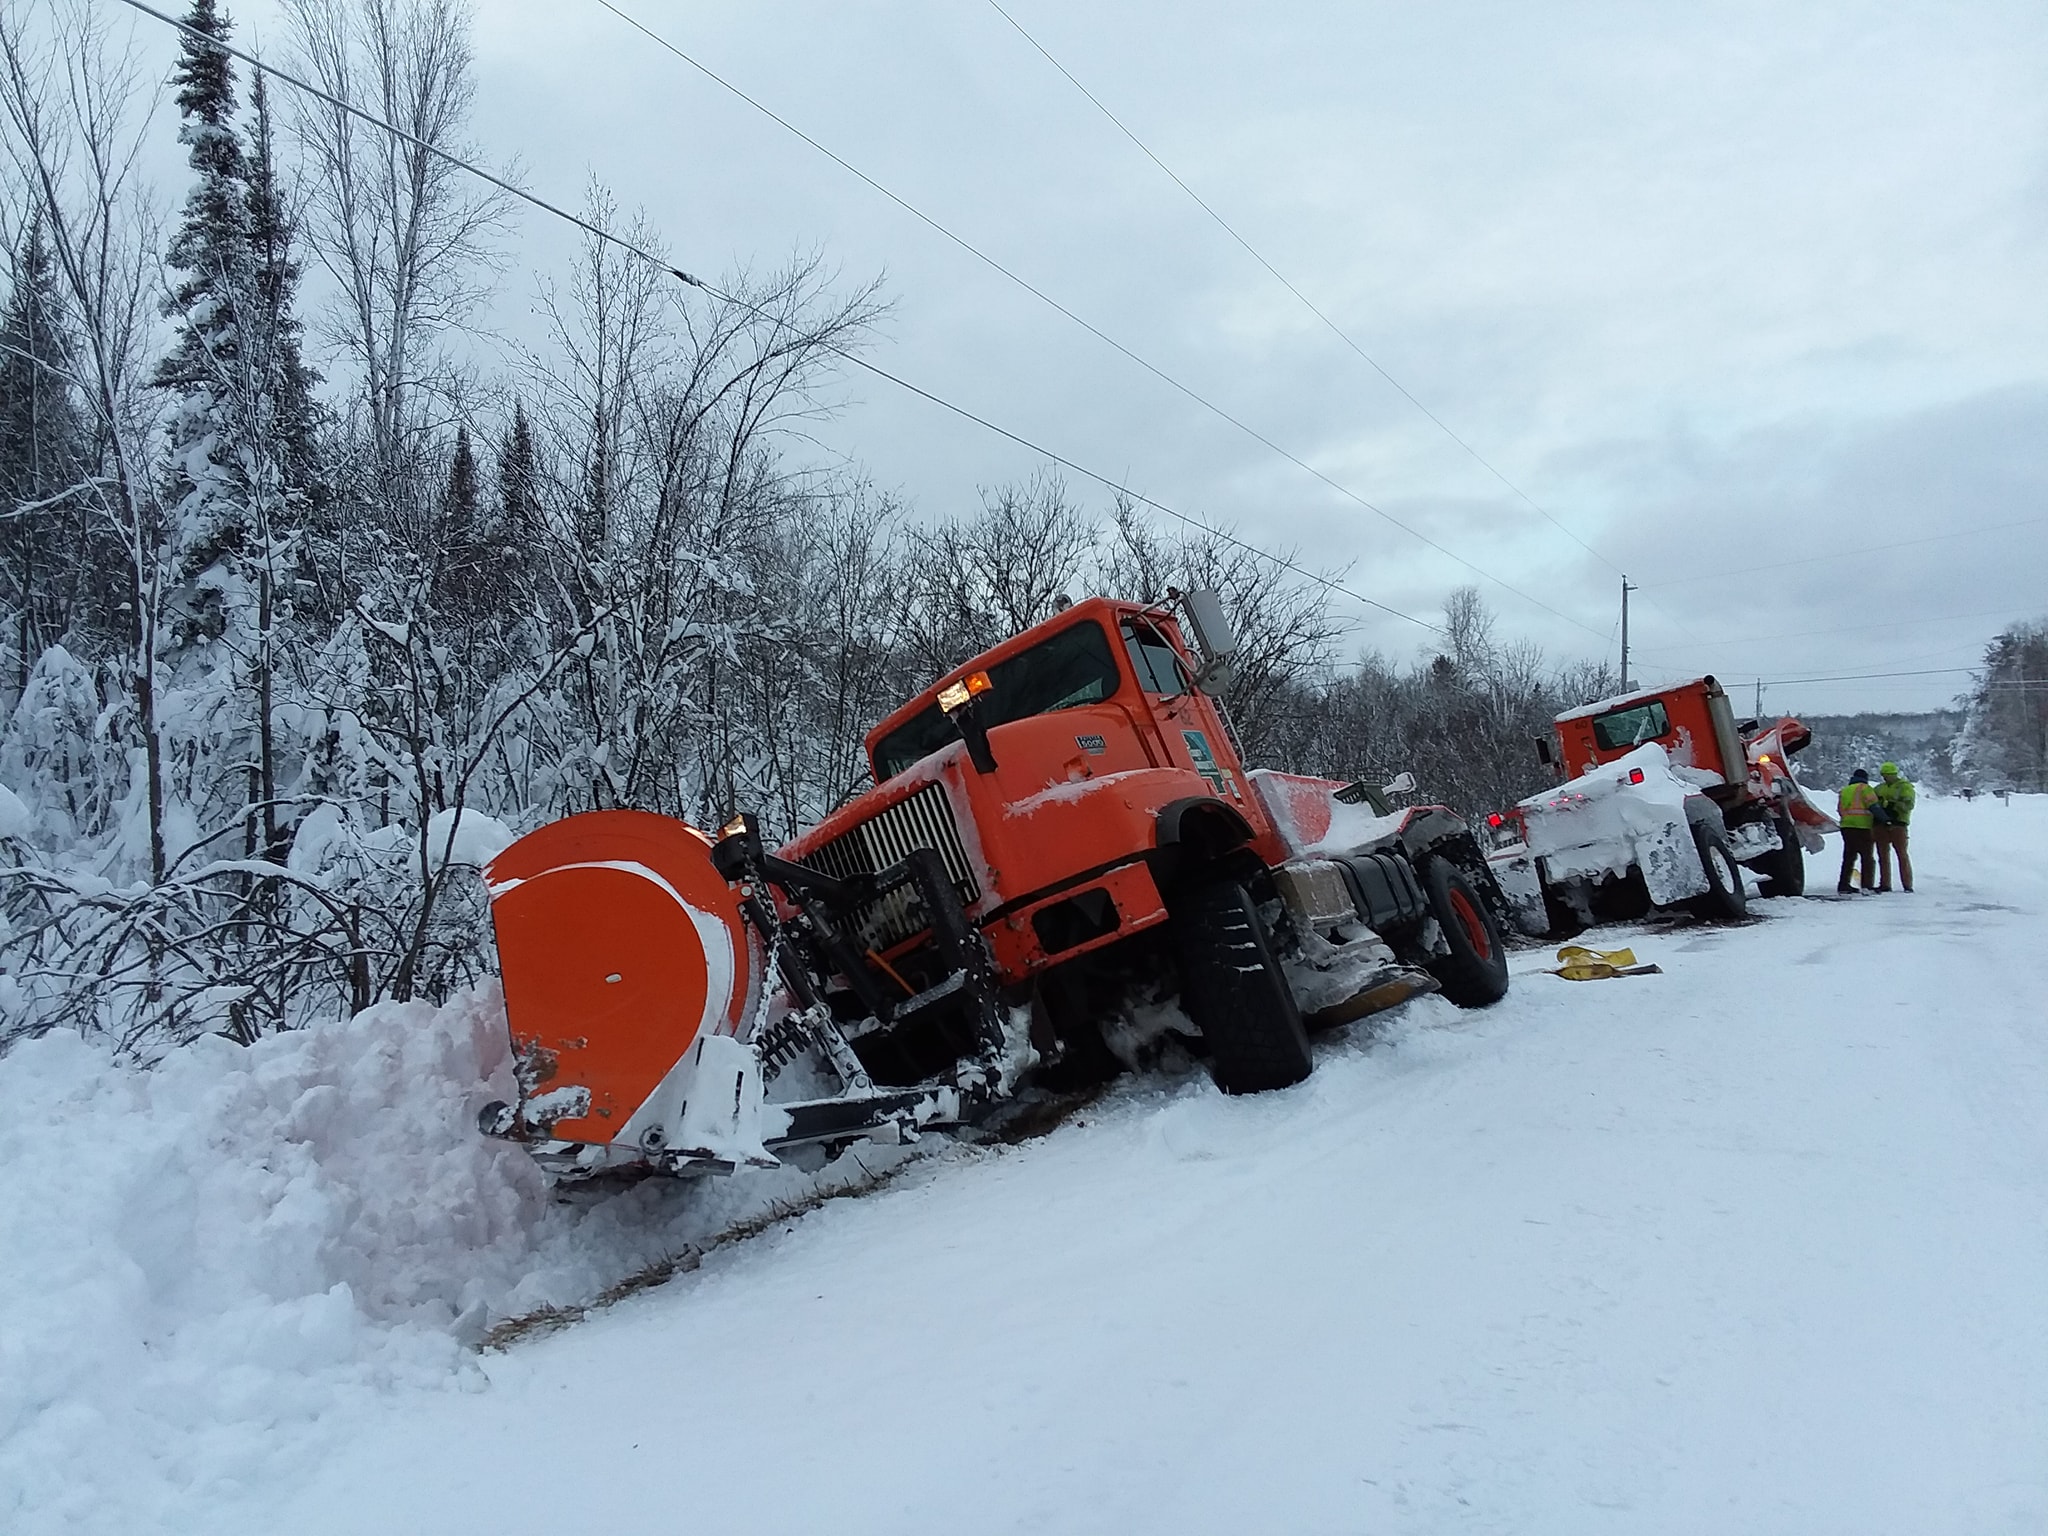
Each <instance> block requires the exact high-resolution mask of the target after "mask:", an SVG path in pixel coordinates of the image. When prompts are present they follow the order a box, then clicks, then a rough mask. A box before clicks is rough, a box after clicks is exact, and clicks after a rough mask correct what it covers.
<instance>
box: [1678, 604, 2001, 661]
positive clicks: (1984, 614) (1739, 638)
mask: <svg viewBox="0 0 2048 1536" xmlns="http://www.w3.org/2000/svg"><path fill="white" fill-rule="evenodd" d="M2025 606H2026V605H2025V604H2007V605H2006V606H2005V607H2002V608H1980V609H1978V610H1977V611H1976V612H1974V613H1942V614H1930V615H1928V616H1926V617H1925V618H1918V619H1880V620H1878V621H1877V622H1876V623H1874V624H1843V625H1840V626H1838V627H1836V628H1834V629H1794V630H1788V631H1784V632H1781V633H1779V634H1775V635H1729V636H1725V637H1723V638H1720V639H1716V640H1701V641H1699V642H1697V643H1698V644H1700V645H1749V644H1756V645H1761V644H1762V643H1764V642H1765V641H1767V640H1810V639H1813V638H1815V637H1816V636H1824V635H1853V634H1857V633H1860V632H1863V631H1867V630H1872V629H1910V628H1912V627H1914V626H1916V625H1920V624H1948V623H1953V622H1956V621H1959V620H1962V619H1988V618H1995V617H1997V616H1998V615H1999V614H2006V615H2008V616H2010V615H2011V613H2012V612H2013V609H2014V608H2015V607H2025ZM1639 649H1642V650H1646V651H1651V652H1665V653H1668V652H1670V651H1671V650H1672V649H1674V647H1671V646H1649V645H1646V646H1642V647H1639Z"/></svg>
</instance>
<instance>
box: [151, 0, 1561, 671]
mask: <svg viewBox="0 0 2048 1536" xmlns="http://www.w3.org/2000/svg"><path fill="white" fill-rule="evenodd" d="M121 3H122V4H124V5H126V6H129V7H130V8H131V9H133V10H136V11H140V12H141V13H142V14H143V15H145V16H148V17H151V18H152V19H154V20H156V21H160V22H162V23H164V24H165V25H166V26H169V27H173V28H175V29H176V30H177V31H179V32H181V33H184V34H186V35H187V36H190V37H193V38H197V39H198V40H199V41H200V42H202V43H204V44H205V45H206V46H208V47H209V48H214V49H217V50H219V51H220V52H222V53H225V54H229V55H231V56H232V57H234V58H237V59H240V60H241V61H242V62H243V63H245V64H247V65H249V66H250V68H252V69H257V70H260V71H262V72H263V73H264V74H266V75H268V76H270V77H271V78H273V79H277V80H281V81H283V82H284V83H285V84H287V85H289V86H292V87H293V88H295V89H297V90H301V91H304V92H305V93H306V94H307V95H309V96H312V97H315V98H317V99H318V100H320V101H324V102H326V103H327V104H328V105H329V106H331V107H333V108H335V109H336V110H337V111H341V112H346V113H348V114H349V115H350V116H351V117H354V118H357V119H359V120H361V121H362V122H365V123H368V124H369V125H370V126H372V127H374V128H377V129H380V130H381V131H383V132H385V133H388V134H391V135H393V136H394V137H396V138H399V139H403V140H404V141H405V142H407V143H409V144H411V145H413V146H415V147H416V148H418V149H422V150H424V151H426V152H427V153H428V154H430V155H433V156H434V157H436V158H437V159H439V160H441V161H443V162H445V163H446V164H448V165H451V166H454V167H455V168H456V169H458V170H461V171H464V172H466V173H467V174H469V175H471V176H475V177H478V178H480V179H481V180H483V181H486V182H489V183H490V184H491V185H492V186H494V187H497V188H499V189H500V190H501V191H504V192H507V193H510V194H511V195H512V196H514V197H516V198H518V199H519V200H520V201H522V202H525V203H527V204H530V205H531V206H532V207H535V208H538V209H540V210H541V212H543V213H546V214H549V215H552V216H553V217H555V218H558V219H561V220H563V221H564V222H566V223H569V224H573V225H574V226H575V227H576V228H578V229H580V230H582V231H583V232H584V233H585V234H587V235H589V236H591V237H592V238H593V239H596V240H600V241H602V242H604V243H605V244H607V245H610V246H613V247H615V248H616V249H618V250H621V251H624V252H626V253H627V254H629V255H632V256H636V257H638V258H639V259H640V260H642V261H645V262H647V263H648V264H649V265H650V266H652V267H654V268H655V269H656V270H657V271H660V272H662V273H664V274H666V275H667V276H669V277H673V278H675V279H677V280H678V281H680V282H683V283H686V284H688V285H689V286H690V287H692V288H696V289H698V290H700V291H701V292H703V293H705V294H707V295H709V296H710V297H712V298H714V299H717V300H719V301H720V302H722V303H726V304H730V305H732V306H734V307H735V308H737V309H740V310H743V311H745V312H746V313H748V314H750V315H752V316H754V317H756V318H759V319H767V320H770V321H774V322H775V323H777V324H780V323H781V322H780V321H779V320H776V317H774V316H772V315H769V314H768V312H767V311H766V310H765V309H763V308H762V307H761V306H760V305H758V304H755V303H753V302H752V301H750V300H748V299H746V298H744V297H742V296H740V295H738V294H733V293H727V292H726V291H725V290H723V289H721V288H719V287H718V286H717V285H716V284H714V283H710V282H707V281H705V280H704V279H703V278H701V277H696V276H693V275H692V274H690V273H688V272H685V271H684V270H683V269H682V268H680V267H678V266H675V265H673V264H672V263H671V262H669V261H668V260H667V259H666V258H664V257H662V256H658V255H656V254H655V253H654V252H653V251H651V250H648V249H647V248H646V247H645V246H641V245H638V244H635V243H634V242H633V241H631V240H627V239H625V238H623V237H622V236H620V235H617V234H614V233H613V232H612V231H610V230H608V229H604V228H602V227H601V226H599V225H596V224H593V223H591V222H590V221H589V220H588V219H584V218H581V217H579V216H578V215H576V214H573V213H571V212H569V211H568V210H567V209H566V208H563V207H561V206H559V205H558V204H555V203H551V202H549V201H548V200H547V199H546V198H543V197H540V196H537V195H536V194H534V193H532V192H529V191H527V190H526V189H525V188H523V187H519V186H516V185H514V184H513V183H512V182H509V181H507V180H505V179H504V178H503V177H501V176H498V175H495V174H494V173H492V172H490V171H487V170H485V169H484V168H483V167H481V166H479V165H476V164H475V163H473V162H471V161H469V160H466V159H464V158H463V157H462V156H460V155H457V154H454V153H452V152H451V151H449V150H447V149H444V148H442V147H441V146H440V145H438V144H434V143H430V142H429V141H428V140H426V139H423V138H421V137H419V136H418V135H417V134H414V133H410V132H408V131H407V130H405V129H403V128H401V127H399V126H398V125H397V124H395V123H391V122H388V121H386V120H385V119H383V118H381V117H378V116H377V115H376V114H375V113H372V112H368V111H365V110H364V109H363V108H361V107H359V106H357V105H355V104H354V103H353V102H351V101H348V100H346V99H344V98H342V97H339V96H336V95H334V94H332V93H331V92H328V91H325V90H322V89H321V88H320V87H319V86H316V85H312V84H310V83H308V82H307V81H305V80H301V79H300V78H299V77H298V76H296V75H294V74H291V73H290V72H288V71H286V70H282V69H278V68H275V67H274V66H272V65H270V64H268V63H266V62H265V61H263V60H262V59H259V58H257V57H255V56H254V55H253V54H250V53H248V52H246V51H244V50H243V49H240V48H237V47H236V46H234V45H233V44H232V43H228V42H224V41H222V40H221V39H219V38H217V37H212V36H209V35H208V34H207V33H204V32H201V31H200V30H199V29H198V28H196V27H193V26H191V25H189V24H187V23H186V22H184V21H181V20H179V19H178V18H177V17H175V16H169V15H166V14H165V13H164V12H162V11H159V10H157V9H155V8H154V7H152V6H149V5H146V4H144V3H143V0H121ZM599 3H600V4H603V3H604V0H599ZM626 19H628V20H630V18H626ZM633 24H634V25H635V26H638V25H639V24H638V23H637V22H635V23H633ZM642 30H643V31H644V30H645V29H644V28H642ZM650 35H652V34H650ZM657 40H658V39H657ZM693 62H694V61H693ZM721 83H722V82H721ZM828 153H829V151H828ZM819 346H820V348H821V349H822V350H824V351H827V352H830V353H832V354H833V355H834V356H836V357H838V358H840V359H841V360H843V361H844V362H847V363H850V364H852V365H853V366H854V367H856V368H860V369H863V370H865V371H866V372H868V373H871V374H873V375H874V376H875V377H876V378H879V379H882V380H885V381H886V382H888V383H890V384H893V385H895V386H896V387H897V388H898V389H901V390H904V391H906V392H907V393H909V394H913V395H916V396H917V397H918V398H919V399H922V400H926V401H929V402H930V403H931V404H933V405H936V406H938V407H939V408H940V409H941V410H945V411H949V412H951V413H952V414H953V415H955V416H958V417H960V418H961V419H962V420H964V421H968V422H972V423H973V424H974V425H976V426H978V427H981V428H982V429H983V430H985V431H988V432H992V433H994V434H995V435H996V436H998V437H1001V438H1004V439H1006V440H1007V441H1009V442H1012V443H1015V444H1017V445H1018V446H1019V447H1022V448H1026V449H1028V450H1030V451H1031V452H1032V453H1035V454H1038V455H1040V456H1042V457H1044V458H1046V459H1048V460H1050V461H1051V462H1052V463H1055V464H1058V465H1059V466H1061V467H1062V468H1063V469H1068V470H1071V471H1073V472H1074V473H1075V474H1077V475H1082V476H1085V477H1086V478H1088V479H1090V480H1093V481H1095V482H1097V483H1098V484H1100V485H1102V486H1104V487H1106V488H1108V489H1110V490H1112V491H1118V492H1121V493H1122V494H1124V495H1126V496H1128V497H1130V498H1131V499H1132V500H1133V501H1136V502H1140V503H1142V504H1143V505H1145V506H1147V507H1150V508H1152V509H1153V510H1154V511H1156V512H1160V513H1162V514H1164V515H1165V516H1167V517H1171V518H1173V519H1175V520H1176V521H1178V522H1181V523H1184V524H1186V525H1187V526H1188V527H1191V528H1194V529H1197V530H1198V531H1200V532H1202V533H1204V534H1206V535H1208V536H1209V537H1210V538H1213V539H1217V540H1220V541H1221V542H1223V543H1225V544H1229V545H1231V546H1232V547H1234V548H1237V549H1241V550H1243V551H1244V552H1245V553H1246V554H1248V555H1251V556H1253V557H1254V558H1256V559H1260V560H1265V561H1267V562H1269V563H1270V564H1272V565H1275V566H1278V567H1279V568H1280V569H1282V570H1286V571H1291V572H1292V573H1294V574H1295V575H1297V576H1300V577H1301V578H1303V579H1304V580H1306V581H1310V582H1313V583H1314V584H1316V585H1317V586H1320V587H1323V588H1325V589H1326V590H1328V591H1331V592H1334V593H1338V594H1340V595H1341V596H1344V597H1348V598H1350V599H1351V600H1352V601H1354V602H1358V603H1363V604H1364V605H1366V606H1367V607H1369V608H1376V609H1378V610H1379V611H1380V612H1382V613H1384V614H1387V615H1389V616H1390V617H1393V618H1397V619H1402V620H1405V621H1406V622H1408V623H1410V624H1414V625H1416V626H1418V627H1420V628H1422V629H1426V630H1429V631H1431V632H1432V633H1434V634H1442V633H1443V632H1444V631H1443V628H1442V626H1441V625H1437V624H1432V623H1430V622H1429V620H1427V619H1419V618H1417V617H1416V616H1415V615H1414V614H1411V613H1404V612H1403V611H1402V610H1400V609H1399V608H1395V607H1392V606H1390V605H1388V604H1386V603H1383V602H1380V601H1379V600H1378V599H1377V598H1371V597H1367V596H1366V595H1365V594H1364V593H1362V592H1358V591H1355V590H1353V589H1352V588H1350V587H1347V586H1345V585H1344V584H1343V583H1341V582H1338V581H1333V580H1331V579H1330V578H1329V577H1327V576H1323V575H1320V574H1318V573H1317V572H1314V571H1311V570H1309V569H1307V568H1306V567H1304V566H1301V565H1298V564H1296V563H1295V562H1294V561H1292V560H1289V559H1287V558H1285V557H1284V556H1281V555H1276V554H1273V553H1272V552H1271V551H1269V550H1265V549H1261V548H1260V547H1259V546H1258V545H1256V544H1252V543H1250V542H1249V541H1247V540H1244V539H1241V538H1238V537H1237V536H1236V535H1234V534H1232V533H1229V532H1228V531H1226V530H1224V529H1221V528H1216V527H1212V526H1211V525H1210V524H1208V523H1207V522H1204V521H1203V520H1202V519H1201V518H1198V517H1194V516H1192V515H1190V514H1189V513H1186V512H1182V511H1179V510H1178V509H1176V508H1174V507H1170V506H1168V505H1167V504H1166V503H1165V502H1162V501H1158V500H1155V499H1154V498H1152V497H1150V496H1146V495H1143V494H1141V493H1139V492H1137V491H1133V490H1131V489H1130V488H1129V487H1128V486H1127V485H1125V484H1123V483H1122V482H1121V481H1119V480H1117V479H1114V478H1112V477H1111V476H1109V475H1105V474H1103V473H1101V472H1100V471H1098V470H1093V469H1090V468H1088V467H1087V466H1086V465H1085V464H1082V463H1079V462H1078V461H1076V460H1073V459H1070V458H1067V457H1065V456H1064V455H1062V454H1058V453H1055V452H1053V450H1052V449H1050V448H1047V447H1045V446H1044V445H1043V444H1040V443H1037V442H1034V441H1033V440H1032V439H1030V438H1028V437H1025V436H1024V435H1023V434H1021V433H1018V432H1013V431H1011V430H1010V429H1009V428H1008V427H1004V426H1001V425H999V424H998V423H996V422H994V421H991V420H989V419H988V418H987V417H985V416H981V415H979V414H977V413H976V412H974V411H971V410H969V409H968V408H967V407H966V406H963V405H958V404H955V403H954V402H953V401H951V400H948V399H946V398H945V397H944V396H942V395H938V394H934V393H933V392H932V391H930V390H928V389H925V388H923V387H921V386H920V385H917V384H913V383H912V382H911V381H910V380H908V379H906V378H904V377H902V376H901V375H900V374H896V373H892V372H890V371H889V370H888V369H886V368H884V367H882V366H881V365H880V364H879V363H874V362H870V361H869V360H868V359H866V358H864V357H862V356H860V355H859V354H858V353H856V352H854V351H852V350H850V349H849V348H846V347H842V346H838V345H836V344H834V343H832V342H821V343H819ZM1454 558H1455V557H1454ZM1475 569H1476V567H1475ZM1559 617H1563V615H1559Z"/></svg>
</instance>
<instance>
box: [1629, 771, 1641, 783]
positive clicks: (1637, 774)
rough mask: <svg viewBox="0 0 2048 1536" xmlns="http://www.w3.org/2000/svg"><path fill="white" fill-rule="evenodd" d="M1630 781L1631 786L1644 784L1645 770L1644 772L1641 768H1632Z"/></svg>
mask: <svg viewBox="0 0 2048 1536" xmlns="http://www.w3.org/2000/svg"><path fill="white" fill-rule="evenodd" d="M1628 781H1629V783H1631V784H1640V783H1642V782H1643V770H1642V769H1640V768H1631V769H1629V771H1628Z"/></svg>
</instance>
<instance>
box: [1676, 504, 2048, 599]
mask: <svg viewBox="0 0 2048 1536" xmlns="http://www.w3.org/2000/svg"><path fill="white" fill-rule="evenodd" d="M2036 523H2048V517H2021V518H2015V519H2014V520H2013V521H2011V522H2009V523H1987V524H1985V525H1984V526H1983V527H1982V528H1957V529H1955V530H1953V531H1952V532H1949V533H1930V534H1928V535H1927V536H1926V537H1924V538H1918V539H1900V540H1898V541H1897V542H1895V543H1891V544H1859V545H1855V546H1852V547H1850V548H1847V549H1838V550H1831V551H1829V552H1828V553H1827V554H1825V555H1803V556H1801V557H1800V558H1799V559H1797V560H1779V561H1776V562H1775V563H1773V564H1770V565H1745V566H1742V567H1741V568H1740V569H1737V570H1732V571H1700V572H1697V573H1695V574H1693V575H1691V576H1674V577H1673V578H1672V579H1671V580H1669V581H1653V582H1651V583H1649V585H1651V586H1653V587H1679V586H1684V585H1685V584H1686V583H1688V582H1694V581H1717V580H1720V579H1721V578H1723V577H1728V576H1753V575H1755V574H1756V573H1757V572H1759V571H1782V570H1785V569H1787V568H1789V567H1791V566H1795V565H1815V564H1818V563H1819V562H1821V561H1823V560H1846V559H1848V558H1850V557H1851V556H1854V555H1874V554H1876V553H1878V552H1879V551H1880V550H1886V549H1909V548H1911V547H1913V546H1914V545H1916V544H1939V543H1942V542H1943V541H1945V540H1948V539H1968V538H1974V537H1976V536H1977V535H1978V534H1980V533H2002V532H2003V531H2005V530H2006V529H2008V528H2031V527H2033V526H2034V525H2035V524H2036Z"/></svg>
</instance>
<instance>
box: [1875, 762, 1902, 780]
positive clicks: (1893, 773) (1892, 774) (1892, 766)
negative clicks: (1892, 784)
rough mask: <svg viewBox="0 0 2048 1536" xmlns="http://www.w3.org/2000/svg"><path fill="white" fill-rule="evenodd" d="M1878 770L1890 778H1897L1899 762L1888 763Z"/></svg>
mask: <svg viewBox="0 0 2048 1536" xmlns="http://www.w3.org/2000/svg"><path fill="white" fill-rule="evenodd" d="M1877 771H1878V772H1879V773H1881V774H1883V775H1884V776H1885V777H1886V778H1888V779H1896V778H1897V777H1898V776H1899V765H1898V764H1897V763H1886V764H1885V765H1884V766H1883V767H1881V768H1879V769H1878V770H1877Z"/></svg>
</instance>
